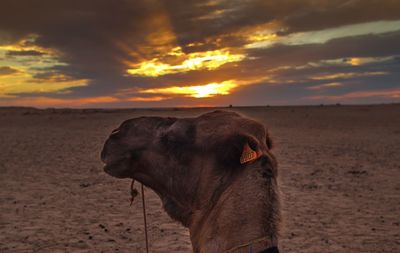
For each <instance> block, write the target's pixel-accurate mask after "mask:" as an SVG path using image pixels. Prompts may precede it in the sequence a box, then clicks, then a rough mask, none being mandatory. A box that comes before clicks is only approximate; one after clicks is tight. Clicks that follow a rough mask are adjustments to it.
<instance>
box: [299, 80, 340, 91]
mask: <svg viewBox="0 0 400 253" xmlns="http://www.w3.org/2000/svg"><path fill="white" fill-rule="evenodd" d="M342 85H343V84H342V83H338V82H334V83H324V84H321V85H315V86H310V87H307V88H306V89H307V90H321V89H324V88H332V87H339V86H342Z"/></svg>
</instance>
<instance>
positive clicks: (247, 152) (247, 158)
mask: <svg viewBox="0 0 400 253" xmlns="http://www.w3.org/2000/svg"><path fill="white" fill-rule="evenodd" d="M258 157H260V155H259V152H257V151H256V150H253V149H252V148H251V147H250V146H249V143H248V142H246V143H245V144H244V145H243V151H242V155H241V156H240V164H245V163H250V162H252V161H254V160H257V158H258Z"/></svg>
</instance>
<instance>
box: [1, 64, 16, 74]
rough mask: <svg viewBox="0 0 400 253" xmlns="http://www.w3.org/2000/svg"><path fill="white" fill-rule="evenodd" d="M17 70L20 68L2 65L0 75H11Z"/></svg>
mask: <svg viewBox="0 0 400 253" xmlns="http://www.w3.org/2000/svg"><path fill="white" fill-rule="evenodd" d="M17 72H18V70H16V69H13V68H10V67H8V66H0V76H5V75H11V74H14V73H17Z"/></svg>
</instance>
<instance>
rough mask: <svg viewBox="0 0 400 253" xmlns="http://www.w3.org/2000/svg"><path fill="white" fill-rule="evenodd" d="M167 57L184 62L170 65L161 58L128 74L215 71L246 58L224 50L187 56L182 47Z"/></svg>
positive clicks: (137, 66)
mask: <svg viewBox="0 0 400 253" xmlns="http://www.w3.org/2000/svg"><path fill="white" fill-rule="evenodd" d="M167 55H170V56H179V57H182V58H184V60H182V61H181V63H180V64H169V63H165V62H163V61H162V60H160V59H159V58H154V59H151V60H149V61H144V62H141V63H139V64H136V65H134V66H133V67H132V68H129V69H128V70H127V72H128V73H129V74H131V75H139V76H151V77H157V76H162V75H167V74H174V73H179V72H187V71H190V70H200V69H208V70H213V69H217V68H219V67H220V66H222V65H224V64H226V63H229V62H238V61H241V60H242V59H244V58H245V55H243V54H232V53H230V52H229V51H228V50H224V49H222V50H213V51H206V52H194V53H189V54H185V53H183V52H182V49H181V48H180V47H176V48H174V49H173V51H171V52H170V53H168V54H167Z"/></svg>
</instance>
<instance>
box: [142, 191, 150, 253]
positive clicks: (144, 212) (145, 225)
mask: <svg viewBox="0 0 400 253" xmlns="http://www.w3.org/2000/svg"><path fill="white" fill-rule="evenodd" d="M141 189H142V206H143V221H144V234H145V237H146V253H149V239H148V236H147V219H146V204H145V202H144V187H143V184H141Z"/></svg>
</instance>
